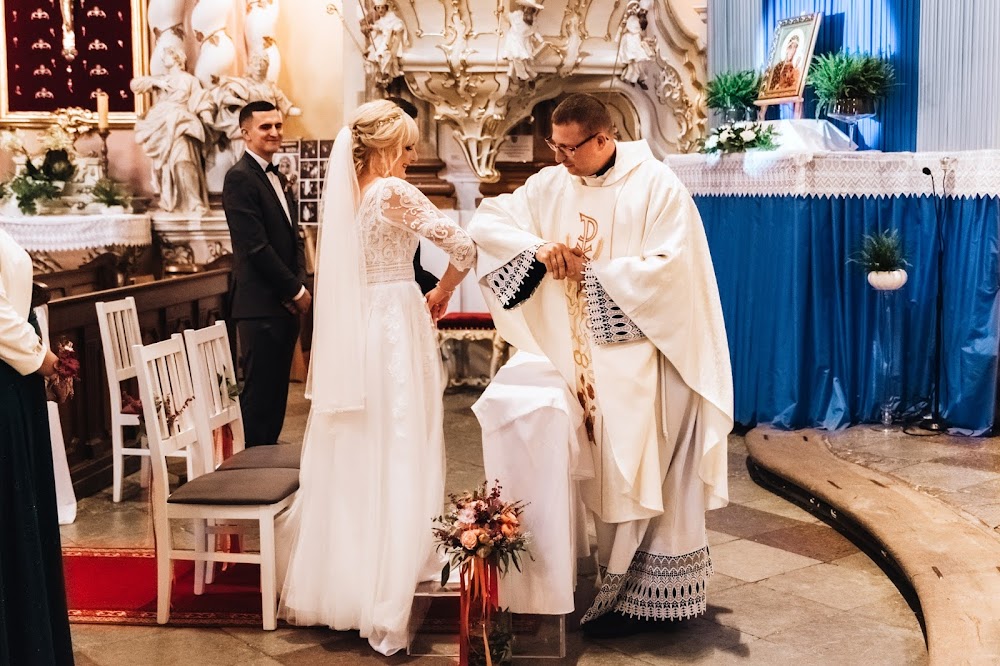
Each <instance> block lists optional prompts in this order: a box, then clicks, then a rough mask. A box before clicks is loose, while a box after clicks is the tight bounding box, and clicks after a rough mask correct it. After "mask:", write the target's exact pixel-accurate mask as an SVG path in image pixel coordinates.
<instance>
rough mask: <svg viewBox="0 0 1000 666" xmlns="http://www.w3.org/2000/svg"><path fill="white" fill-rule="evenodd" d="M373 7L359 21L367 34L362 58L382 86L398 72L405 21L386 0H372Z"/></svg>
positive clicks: (398, 74)
mask: <svg viewBox="0 0 1000 666" xmlns="http://www.w3.org/2000/svg"><path fill="white" fill-rule="evenodd" d="M373 7H374V11H372V12H370V13H369V14H368V15H367V16H365V18H364V19H362V21H361V31H362V32H363V33H365V35H366V36H367V37H368V51H367V52H366V53H365V58H366V59H367V60H368V62H370V63H371V64H372V65H373V67H374V69H375V79H376V81H378V83H379V85H381V86H383V87H385V86H387V85H389V83H390V82H391V81H392V80H393V79H395V78H396V77H398V76H400V75H401V74H402V73H403V70H402V69H401V68H400V64H399V61H400V58H402V57H403V43H404V41H405V39H406V25H405V24H404V23H403V20H402V19H401V18H399V15H398V14H396V12H395V11H394V10H393V9H392V7H390V6H389V1H388V0H375V4H374V5H373Z"/></svg>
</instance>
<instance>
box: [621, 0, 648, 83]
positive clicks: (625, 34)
mask: <svg viewBox="0 0 1000 666" xmlns="http://www.w3.org/2000/svg"><path fill="white" fill-rule="evenodd" d="M647 11H648V9H647V10H643V9H642V8H641V6H640V3H639V2H637V1H636V0H632V1H631V2H629V4H628V8H627V9H626V10H625V16H626V18H625V25H624V26H622V29H621V32H620V33H619V38H618V60H619V61H620V62H621V63H622V65H624V69H623V70H622V73H621V79H622V81H625V82H626V83H631V84H632V85H638V86H639V87H640V88H642V89H643V90H647V89H648V86H647V85H646V78H645V76H643V73H642V64H643V63H644V62H648V61H649V60H651V59H652V58H653V55H654V54H653V50H652V47H651V46H650V45H649V44H648V43H647V42H646V40H645V36H644V29H643V20H644V19H645V17H646V16H647Z"/></svg>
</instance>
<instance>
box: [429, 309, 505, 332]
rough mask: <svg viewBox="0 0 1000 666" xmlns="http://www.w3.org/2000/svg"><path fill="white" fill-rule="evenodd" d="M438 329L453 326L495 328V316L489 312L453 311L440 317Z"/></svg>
mask: <svg viewBox="0 0 1000 666" xmlns="http://www.w3.org/2000/svg"><path fill="white" fill-rule="evenodd" d="M437 327H438V329H441V330H447V329H452V328H483V329H491V328H493V327H494V326H493V317H492V316H491V315H490V313H489V312H452V313H450V314H446V315H445V316H443V317H441V318H440V319H438V322H437Z"/></svg>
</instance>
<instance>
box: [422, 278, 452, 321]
mask: <svg viewBox="0 0 1000 666" xmlns="http://www.w3.org/2000/svg"><path fill="white" fill-rule="evenodd" d="M453 293H454V292H453V291H448V290H446V289H442V288H441V287H434V288H433V289H431V290H430V291H428V292H427V295H426V296H424V299H425V300H426V301H427V309H428V310H429V311H430V313H431V319H433V320H434V323H435V324H436V323H437V320H438V319H440V318H441V317H443V316H444V313H445V312H447V311H448V301H449V300H451V295H452V294H453Z"/></svg>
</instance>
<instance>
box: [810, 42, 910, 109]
mask: <svg viewBox="0 0 1000 666" xmlns="http://www.w3.org/2000/svg"><path fill="white" fill-rule="evenodd" d="M807 82H808V83H809V84H810V85H812V87H813V92H814V93H815V94H816V99H817V101H818V103H817V105H816V116H817V117H819V115H820V113H821V112H823V111H826V113H827V115H829V116H830V117H831V118H834V119H836V120H842V121H844V122H849V123H855V122H857V121H858V120H860V119H861V118H870V117H872V116H874V115H875V102H876V101H877V100H880V99H883V98H884V97H885V96H886V95H888V94H889V91H890V90H891V89H892V86H893V83H894V82H895V71H894V70H893V68H892V65H891V64H889V61H887V60H885V59H883V58H879V57H878V56H874V55H872V54H870V53H848V52H847V51H840V52H838V53H824V54H822V55H818V56H816V57H815V58H813V63H812V67H810V68H809V78H808V80H807Z"/></svg>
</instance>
